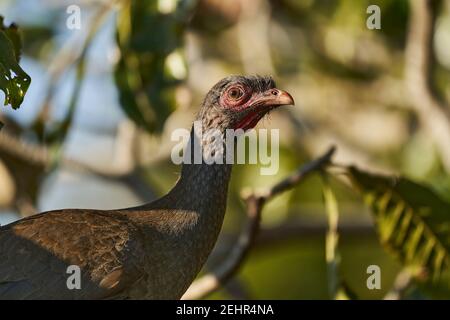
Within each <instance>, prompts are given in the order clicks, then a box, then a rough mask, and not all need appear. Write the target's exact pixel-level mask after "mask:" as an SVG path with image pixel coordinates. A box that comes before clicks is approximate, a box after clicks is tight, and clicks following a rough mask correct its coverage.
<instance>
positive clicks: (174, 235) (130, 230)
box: [0, 77, 292, 299]
mask: <svg viewBox="0 0 450 320" xmlns="http://www.w3.org/2000/svg"><path fill="white" fill-rule="evenodd" d="M237 79H238V80H236V81H238V82H239V83H244V82H245V81H246V80H247V79H250V80H255V81H257V80H258V79H260V80H259V81H260V82H261V83H259V82H258V84H259V85H260V86H261V87H262V89H264V90H262V89H261V90H262V91H267V90H270V89H273V88H274V83H273V81H271V80H270V81H268V80H267V79H266V78H256V77H255V78H248V77H247V78H244V77H238V78H237ZM225 80H226V81H225ZM225 80H223V81H222V82H223V83H222V84H221V83H219V84H217V85H216V86H215V87H214V88H213V90H211V91H210V93H209V94H208V96H207V98H206V99H205V102H204V104H203V106H202V109H201V111H200V113H199V116H198V119H199V120H200V121H202V123H203V124H204V125H205V126H209V127H211V126H212V125H213V126H215V127H217V126H219V129H220V130H222V131H224V130H225V129H226V128H228V127H229V126H230V125H232V124H233V123H244V125H245V126H246V125H247V123H248V121H247V122H245V121H244V122H242V121H241V120H242V119H240V118H236V119H233V120H230V119H229V116H228V115H227V116H223V115H222V114H223V111H222V110H218V109H216V107H215V105H214V103H213V106H206V107H205V104H208V101H209V100H210V99H213V100H212V101H213V102H214V101H218V100H219V99H221V97H222V96H223V93H220V94H219V95H218V92H219V91H218V90H219V87H220V90H221V92H223V91H224V90H226V89H227V88H229V86H230V85H231V84H233V81H231V80H230V79H225ZM244 80H245V81H244ZM230 83H231V84H230ZM220 84H221V86H222V87H221V86H220ZM228 90H229V89H228ZM255 90H256V89H255ZM261 90H260V91H261ZM272 92H273V91H272ZM280 92H281V91H280ZM289 98H290V96H289ZM286 99H287V98H286ZM287 100H289V99H287ZM287 100H286V101H284V100H283V101H284V102H283V101H282V102H280V101H278V102H279V103H278V105H282V104H289V103H288V102H289V101H287ZM290 102H291V103H292V98H290ZM209 103H212V102H211V101H209ZM245 116H247V117H249V116H248V114H246V115H245ZM258 120H259V119H258ZM233 121H234V122H233ZM256 122H257V121H256ZM193 139H196V135H195V134H194V133H193V131H192V133H191V140H193ZM200 144H201V145H203V146H205V147H206V149H207V150H208V149H209V150H208V151H209V152H210V151H214V152H216V151H217V150H214V148H215V147H213V146H212V144H210V143H209V140H208V139H207V137H206V138H202V140H201V141H200ZM217 152H218V151H217ZM230 174H231V165H230V164H217V163H216V164H206V163H204V162H203V163H201V164H184V165H183V168H182V172H181V177H180V179H179V180H178V182H177V183H176V185H175V186H174V187H173V188H172V190H171V191H170V192H169V193H167V194H166V195H165V196H163V197H162V198H160V199H158V200H156V201H154V202H152V203H149V204H146V205H143V206H140V207H134V208H127V209H120V210H110V211H102V210H91V209H64V210H57V211H50V212H45V213H42V214H38V215H35V216H31V217H28V218H25V219H22V220H19V221H17V222H15V223H12V224H9V225H6V226H4V227H0V298H1V299H178V298H180V297H181V296H182V295H183V293H184V292H185V291H186V289H187V288H188V287H189V285H190V284H191V282H192V281H193V280H194V278H195V277H196V275H197V274H198V272H199V271H200V269H201V268H202V266H203V264H204V263H205V261H206V259H207V257H208V255H209V254H210V252H211V250H212V249H213V246H214V244H215V242H216V240H217V237H218V234H219V232H220V229H221V226H222V222H223V217H224V214H225V208H226V200H227V189H228V181H229V179H230ZM72 265H74V266H77V267H79V269H80V271H81V281H80V285H81V288H79V289H77V288H70V286H68V282H70V279H69V278H70V277H71V275H72V273H71V270H72V271H73V269H70V266H72Z"/></svg>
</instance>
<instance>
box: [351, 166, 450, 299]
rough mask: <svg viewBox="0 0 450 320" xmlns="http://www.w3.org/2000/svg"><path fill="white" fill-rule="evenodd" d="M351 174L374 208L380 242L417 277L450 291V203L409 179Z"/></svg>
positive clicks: (354, 172)
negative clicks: (445, 287)
mask: <svg viewBox="0 0 450 320" xmlns="http://www.w3.org/2000/svg"><path fill="white" fill-rule="evenodd" d="M349 175H350V178H351V179H352V181H353V182H354V184H355V185H356V186H357V187H358V188H359V189H360V190H361V191H362V192H363V194H364V195H365V200H366V202H367V203H368V204H369V205H370V206H371V208H372V212H373V213H374V215H375V222H376V227H377V230H378V233H379V236H380V241H381V242H382V243H383V244H384V245H385V246H386V247H387V248H389V250H390V251H391V252H393V253H395V254H396V255H397V256H398V257H399V258H400V259H401V261H402V263H403V264H404V265H405V266H406V267H407V268H408V269H409V270H410V272H411V273H412V274H413V275H414V276H416V278H418V279H419V280H421V281H422V280H426V281H428V282H430V283H432V284H439V286H442V284H445V285H446V286H447V289H450V288H449V286H448V285H449V278H448V275H449V271H450V270H449V267H450V204H449V203H447V202H445V201H444V200H442V199H441V198H440V197H439V196H438V195H436V193H435V192H433V191H432V190H431V189H429V188H427V187H425V186H422V185H420V184H417V183H414V182H412V181H410V180H408V179H406V178H395V177H388V176H380V175H372V174H368V173H366V172H363V171H361V170H358V169H356V168H355V167H350V168H349ZM449 293H450V291H449Z"/></svg>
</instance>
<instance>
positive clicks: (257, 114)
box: [220, 85, 294, 131]
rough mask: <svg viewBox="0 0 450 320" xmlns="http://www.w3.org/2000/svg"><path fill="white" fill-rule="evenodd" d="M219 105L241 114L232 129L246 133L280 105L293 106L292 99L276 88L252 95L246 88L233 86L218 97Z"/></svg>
mask: <svg viewBox="0 0 450 320" xmlns="http://www.w3.org/2000/svg"><path fill="white" fill-rule="evenodd" d="M220 104H221V105H222V107H224V108H227V109H232V110H233V111H235V112H239V113H241V114H242V116H241V119H240V120H239V121H238V122H237V124H236V125H235V128H234V129H235V130H236V129H242V130H244V131H246V130H249V129H251V128H254V127H255V126H256V124H257V123H258V122H259V120H261V118H262V117H264V115H265V114H266V113H267V112H268V111H270V110H272V109H274V108H276V107H279V106H282V105H293V104H294V99H293V98H292V96H291V95H290V94H289V93H287V92H286V91H283V90H279V89H276V88H272V89H269V90H267V91H265V92H262V93H261V92H257V93H253V92H252V90H251V89H250V88H248V87H245V86H243V85H233V86H231V87H230V88H228V89H227V90H226V91H225V93H224V94H223V95H222V96H221V97H220Z"/></svg>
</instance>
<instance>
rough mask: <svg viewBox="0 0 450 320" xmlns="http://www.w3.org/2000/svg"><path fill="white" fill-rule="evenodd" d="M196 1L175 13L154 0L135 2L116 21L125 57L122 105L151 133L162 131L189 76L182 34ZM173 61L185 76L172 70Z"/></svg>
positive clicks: (120, 74) (118, 77)
mask: <svg viewBox="0 0 450 320" xmlns="http://www.w3.org/2000/svg"><path fill="white" fill-rule="evenodd" d="M196 2H197V1H192V0H180V1H177V2H176V3H177V5H176V7H175V8H174V10H173V11H171V12H164V13H163V12H160V10H159V9H158V6H157V5H156V2H155V1H132V2H130V3H129V5H127V6H125V7H124V8H123V9H122V11H121V12H120V14H119V17H118V19H117V44H118V46H119V49H120V51H121V55H120V60H119V62H118V64H117V66H116V70H115V81H116V85H117V88H118V89H119V100H120V104H121V106H122V108H123V110H124V112H125V113H126V114H127V116H128V117H129V118H130V119H132V120H133V121H134V122H135V123H136V124H137V125H139V126H141V127H143V128H144V129H146V130H147V131H149V132H160V131H161V130H162V128H163V125H164V122H165V120H166V119H167V117H168V116H169V115H170V114H171V112H172V111H174V110H175V107H176V106H175V89H176V87H177V86H178V85H179V84H180V82H181V81H183V80H184V78H185V77H186V74H185V68H186V64H185V61H184V57H183V54H182V50H181V48H182V45H183V34H184V30H185V25H186V21H187V19H188V17H189V13H190V12H191V9H192V7H193V6H194V4H195V3H196ZM172 58H175V60H177V61H176V66H178V68H181V69H182V70H181V71H182V72H178V73H177V72H176V71H175V72H174V71H173V70H171V68H170V61H173V60H174V59H172Z"/></svg>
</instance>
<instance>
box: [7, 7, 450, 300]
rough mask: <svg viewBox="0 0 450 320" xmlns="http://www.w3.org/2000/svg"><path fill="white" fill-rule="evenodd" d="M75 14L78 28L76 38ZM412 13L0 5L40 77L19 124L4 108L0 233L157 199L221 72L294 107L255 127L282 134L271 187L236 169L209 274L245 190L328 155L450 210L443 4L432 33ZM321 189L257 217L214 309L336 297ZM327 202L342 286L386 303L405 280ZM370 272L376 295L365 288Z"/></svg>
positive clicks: (351, 217)
mask: <svg viewBox="0 0 450 320" xmlns="http://www.w3.org/2000/svg"><path fill="white" fill-rule="evenodd" d="M414 1H415V0H414ZM418 2H420V1H418ZM74 5H75V7H74ZM369 5H378V6H379V8H380V9H381V15H380V18H381V28H380V29H374V30H371V29H369V28H368V27H367V25H366V22H367V19H368V18H369V17H370V16H371V13H367V8H368V6H369ZM77 8H79V9H80V11H79V12H80V18H81V20H80V28H71V27H69V24H70V21H69V22H68V19H69V18H70V17H72V15H73V13H74V12H75V11H76V10H77ZM411 9H412V8H410V2H409V1H407V0H383V1H382V0H379V1H375V0H372V1H365V0H364V1H353V0H339V1H337V0H336V1H325V0H228V1H221V0H154V1H126V0H123V1H119V0H117V1H114V0H98V1H95V0H92V1H90V0H80V1H76V0H70V1H61V0H58V1H56V0H39V1H25V0H11V1H8V0H0V14H1V15H2V16H4V18H5V22H6V23H7V24H9V23H11V22H15V23H16V24H18V25H19V28H20V30H21V32H22V35H23V54H22V58H21V62H20V64H21V66H22V68H23V69H24V70H25V71H26V72H27V73H28V74H29V75H30V76H31V78H32V83H31V86H30V88H29V91H28V92H27V94H26V96H25V100H24V102H23V104H22V106H21V108H20V109H19V110H12V109H10V108H2V109H1V116H0V118H1V121H2V122H3V123H4V124H5V127H4V128H3V129H2V131H1V134H0V136H1V137H0V159H1V162H0V208H1V211H0V224H2V225H4V224H6V223H9V222H12V221H14V220H17V219H19V218H20V217H24V216H28V215H30V214H33V213H36V212H41V211H46V210H52V209H59V208H70V207H76V208H100V209H111V208H120V207H127V206H134V205H138V204H141V203H143V202H146V201H150V200H152V199H154V198H156V197H158V196H160V195H162V194H164V193H165V192H166V191H167V190H168V189H169V188H170V187H171V186H172V185H173V183H174V182H175V181H176V179H177V177H178V173H179V170H180V168H179V167H177V166H175V165H173V164H172V163H171V160H170V151H171V147H172V146H173V145H174V144H175V143H176V142H171V141H170V134H171V132H172V131H173V130H174V129H176V128H189V127H190V125H191V121H192V120H193V118H194V116H195V113H196V112H197V110H198V106H199V104H200V103H201V100H202V98H203V96H204V95H205V94H206V92H207V91H208V90H209V89H210V87H212V85H214V84H215V83H216V82H217V81H218V80H220V79H221V78H223V77H225V76H227V75H230V74H262V75H266V74H267V75H272V76H273V77H274V79H275V80H276V82H277V86H278V87H279V88H282V89H284V90H287V91H288V92H290V93H291V94H292V96H293V97H294V99H295V101H296V106H295V107H289V108H285V109H280V110H277V111H276V112H273V113H271V114H270V117H268V118H266V119H265V120H264V121H262V122H261V123H260V124H259V125H258V128H266V129H270V128H278V129H280V170H279V172H278V174H277V175H275V176H261V175H260V171H259V165H235V168H234V169H233V170H234V173H233V176H232V181H231V186H230V195H229V202H228V210H227V215H226V220H225V223H224V228H223V232H222V234H221V236H220V239H219V242H218V244H217V246H216V249H215V251H214V254H213V255H212V257H211V259H210V261H209V263H208V265H207V267H206V269H205V270H207V269H208V268H213V267H214V265H217V264H220V263H221V261H223V259H224V255H225V254H226V253H227V252H229V249H230V248H231V247H232V246H233V240H235V239H236V235H237V234H238V233H239V231H240V228H241V226H242V223H243V221H245V219H246V217H245V213H244V205H243V203H242V201H241V198H240V192H241V190H242V189H243V188H245V187H251V188H258V187H264V186H271V185H273V184H274V183H276V182H277V181H279V180H280V179H282V178H283V177H285V176H287V175H288V174H289V173H290V172H292V171H294V170H295V169H296V168H297V167H299V166H300V165H301V164H302V163H305V162H306V161H308V160H309V159H312V158H314V157H316V156H318V155H320V154H321V153H323V152H324V151H325V150H326V149H327V148H328V147H329V146H330V145H336V146H337V153H336V156H335V158H334V160H335V162H337V163H342V164H356V165H358V167H361V168H364V169H366V170H370V171H375V172H384V173H396V174H402V175H404V176H406V177H409V178H411V179H413V180H415V181H419V182H424V183H426V184H427V185H430V186H431V187H432V188H433V189H434V190H435V191H436V192H437V193H438V194H439V195H441V196H442V197H443V198H445V199H447V200H450V176H449V172H450V131H449V129H448V128H449V126H450V122H449V121H448V119H449V118H446V115H448V113H449V112H450V109H449V108H448V105H447V102H448V101H450V54H449V53H450V1H434V2H433V8H432V12H431V15H432V19H431V21H428V20H427V17H426V16H425V17H421V16H420V14H418V15H417V16H414V17H413V16H412V14H411V12H412V10H411ZM74 10H75V11H74ZM413 19H417V21H416V20H414V21H416V23H414V24H411V23H412V22H411V21H412V20H413ZM420 19H422V20H420ZM424 19H425V20H424ZM420 23H428V24H429V26H431V27H432V36H431V37H429V39H426V38H425V39H422V38H421V33H420V30H419V31H417V30H414V27H413V26H416V27H417V28H419V27H420V25H421V24H420ZM414 32H417V34H415V33H414ZM421 39H422V40H421ZM420 41H422V42H423V43H422V42H420ZM421 44H422V47H421ZM417 48H418V49H417ZM421 48H422V49H423V50H422V51H423V52H422V54H424V55H425V57H424V59H423V60H422V58H421V56H420V49H421ZM416 49H417V50H416ZM415 50H416V51H415ZM427 50H429V51H430V52H432V55H431V56H427ZM428 53H429V52H428ZM421 61H424V63H425V65H422V64H420V62H421ZM417 64H418V65H417ZM427 64H428V65H427ZM420 72H422V73H423V74H421V73H420ZM421 76H422V77H423V79H426V81H425V82H423V79H422V78H420V77H421ZM429 83H430V86H429V87H428V84H429ZM422 89H423V90H422ZM3 98H4V95H3V93H2V92H0V101H3ZM446 101H447V102H446ZM422 102H423V103H422ZM321 183H322V182H321V179H320V177H318V176H312V177H309V178H308V179H307V180H306V181H305V182H303V183H302V184H300V185H299V186H298V187H296V188H295V189H293V190H291V191H289V192H286V193H284V194H283V195H281V196H280V197H278V198H275V199H274V200H273V201H271V202H269V203H268V204H267V206H266V207H265V208H264V211H263V216H262V226H261V231H260V234H259V237H258V239H257V241H256V243H255V245H254V247H253V248H252V250H251V254H250V256H249V257H248V260H247V261H246V262H245V264H244V265H243V266H242V268H241V269H240V271H239V272H238V274H237V276H236V277H235V278H233V280H232V281H230V282H229V283H228V284H227V285H226V286H225V288H223V289H221V290H220V291H219V292H217V293H214V294H213V295H212V296H209V298H231V299H233V298H243V297H245V298H252V299H328V298H330V297H329V294H328V281H327V266H326V260H325V231H326V226H327V222H326V221H327V218H326V214H325V210H324V204H323V199H322V186H321ZM332 187H333V190H334V191H335V193H336V197H337V200H338V203H339V209H340V221H339V230H340V235H339V241H340V243H339V250H340V273H341V278H342V279H343V281H344V282H345V284H346V286H347V287H348V288H350V289H351V291H352V292H353V293H354V294H355V295H356V296H358V297H359V298H362V299H381V298H383V297H384V296H385V295H386V293H387V292H388V291H389V290H390V289H391V287H392V285H393V283H394V279H395V278H396V275H397V273H398V272H399V270H400V264H399V263H398V262H397V260H396V259H394V258H393V257H392V256H391V255H389V254H388V253H386V251H385V250H384V249H383V247H382V246H381V245H380V243H379V240H378V237H377V235H376V232H375V230H374V228H373V222H372V219H371V215H370V213H369V211H368V210H367V209H366V207H365V206H364V204H363V202H362V201H361V197H360V195H359V194H357V193H356V192H355V191H354V190H353V189H351V188H349V187H347V186H346V185H345V184H342V183H340V182H339V181H337V180H336V181H332ZM373 264H375V265H378V266H380V268H381V272H382V277H381V289H380V290H369V289H368V288H367V286H366V279H367V277H368V274H367V273H366V270H367V267H368V266H369V265H373Z"/></svg>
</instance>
